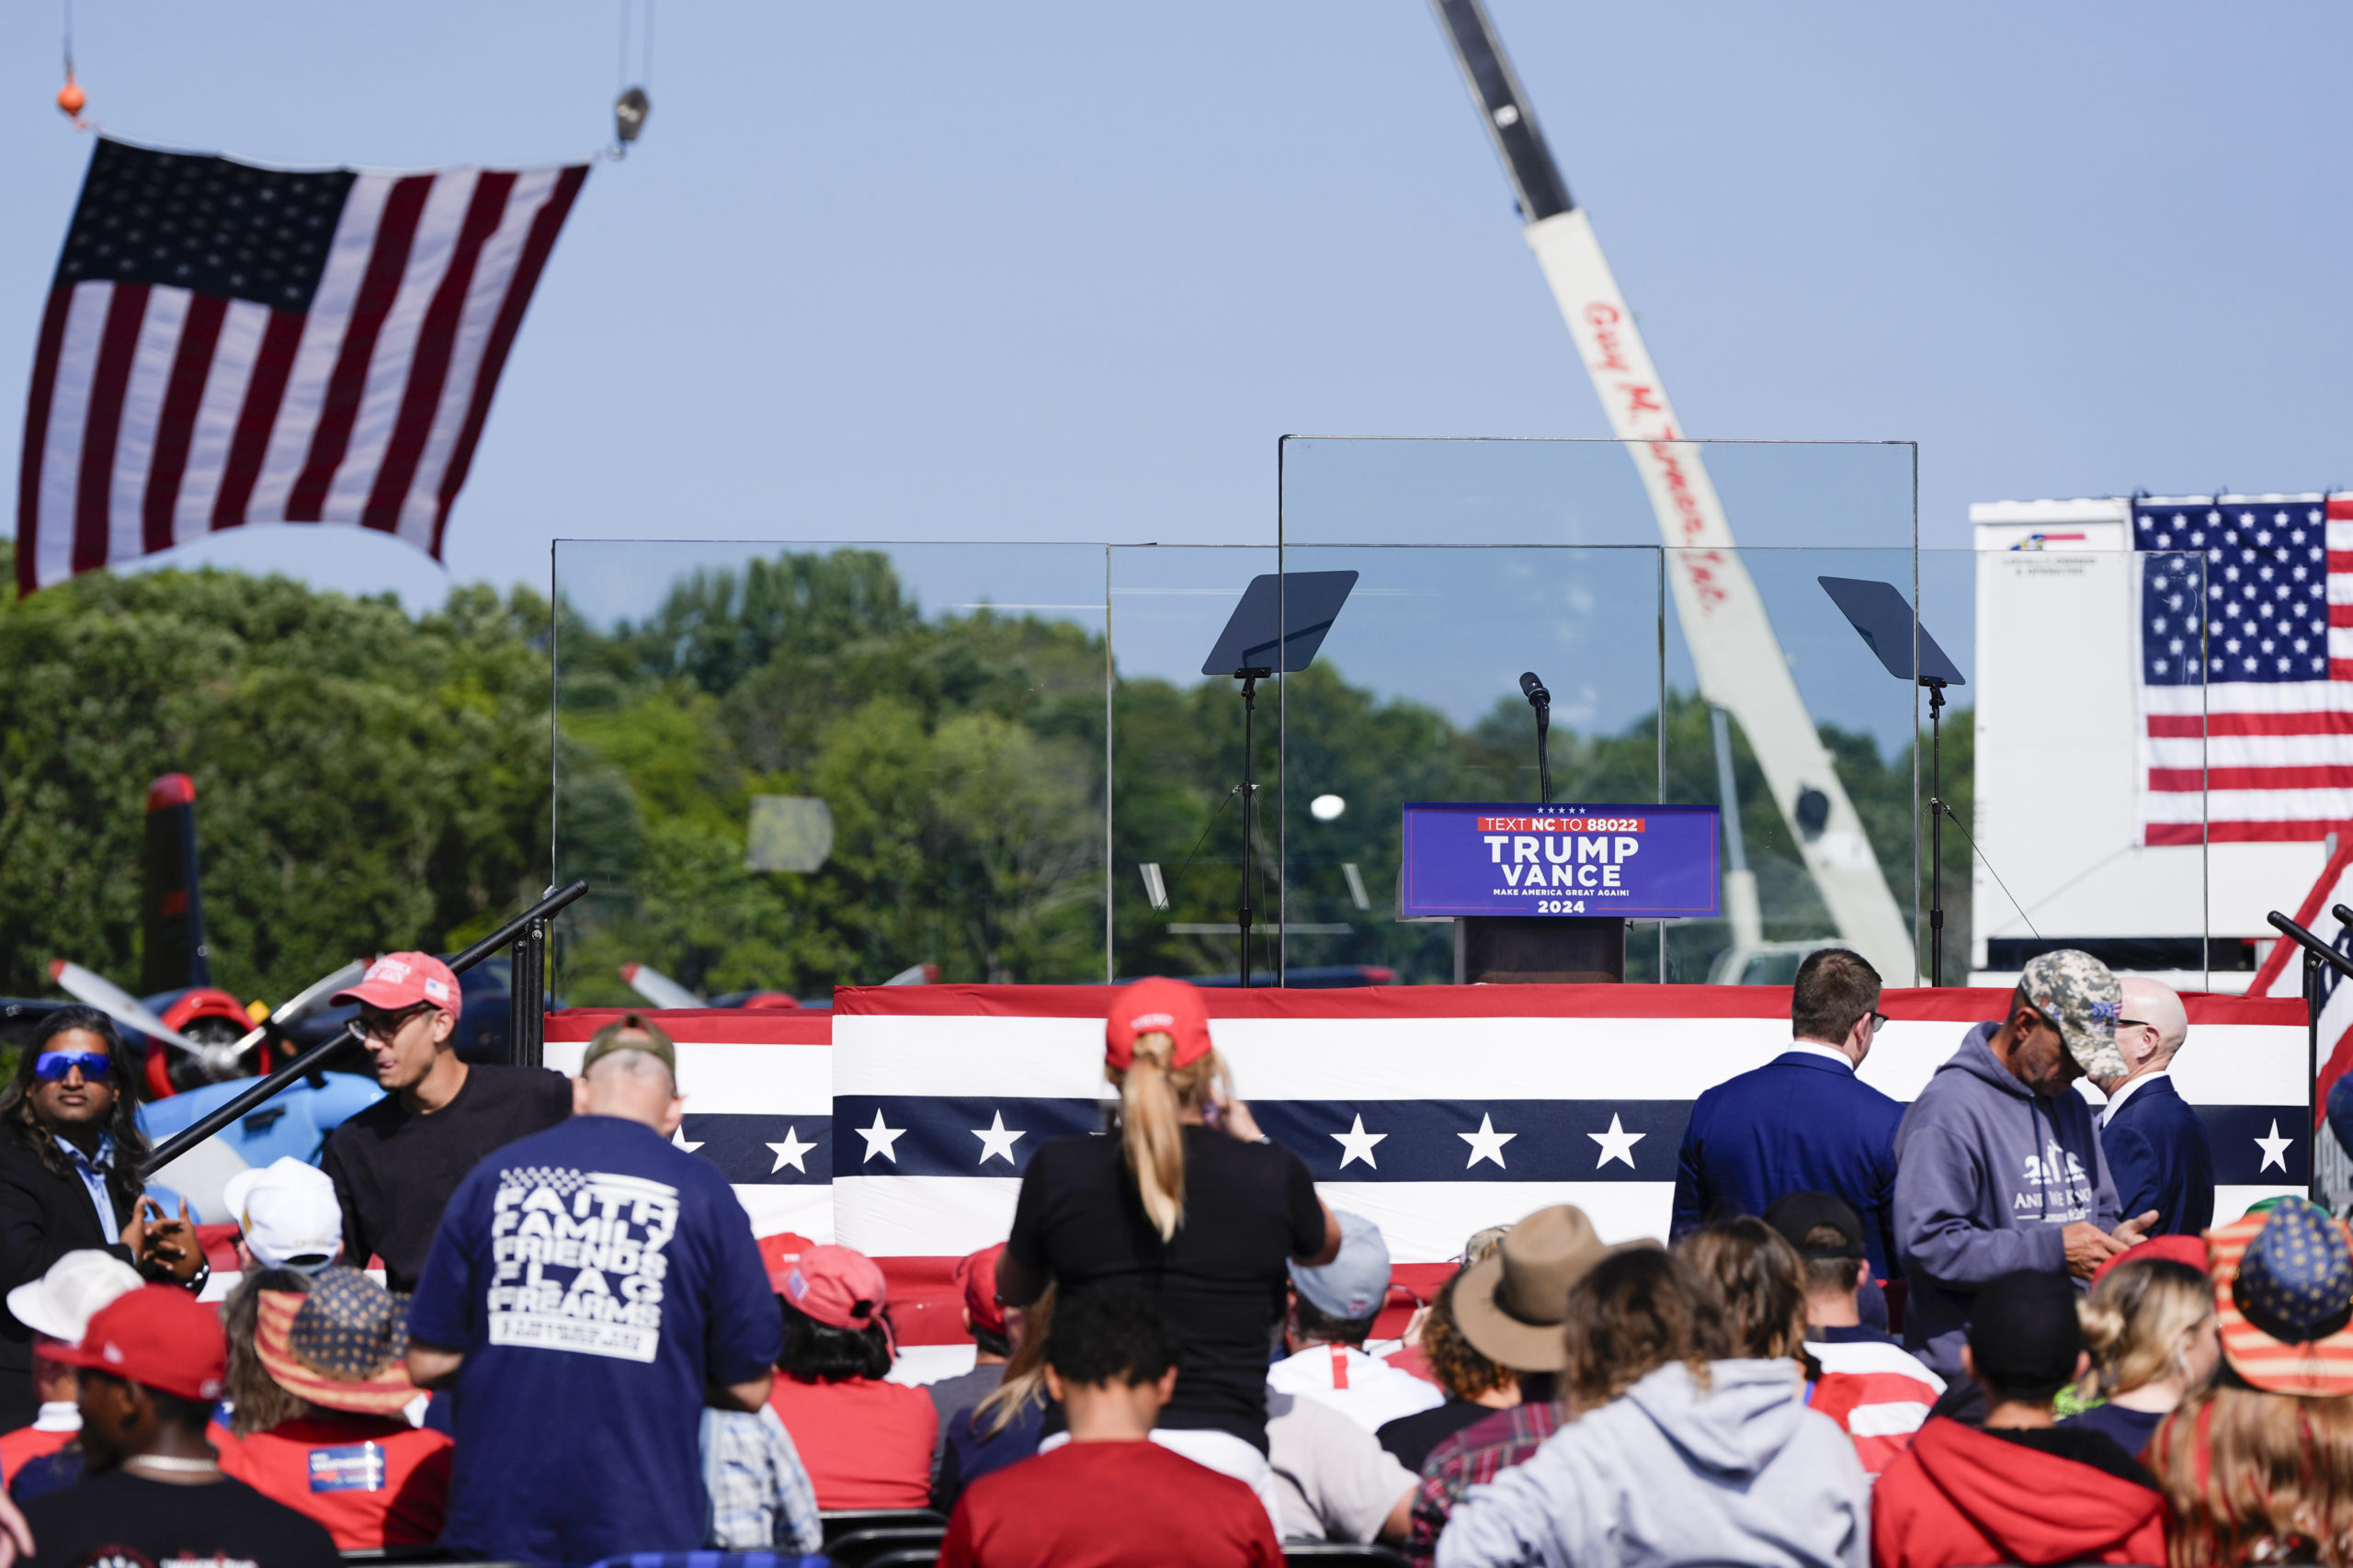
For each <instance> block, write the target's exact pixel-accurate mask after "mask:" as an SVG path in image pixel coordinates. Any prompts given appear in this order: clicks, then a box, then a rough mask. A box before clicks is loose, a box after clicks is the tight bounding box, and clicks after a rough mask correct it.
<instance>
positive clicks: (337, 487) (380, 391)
mask: <svg viewBox="0 0 2353 1568" xmlns="http://www.w3.org/2000/svg"><path fill="white" fill-rule="evenodd" d="M482 177H483V176H482V174H481V171H479V170H476V169H453V170H450V171H449V172H448V173H445V174H441V175H438V176H435V178H434V182H433V188H432V189H431V190H430V191H428V192H427V193H426V198H425V206H424V208H423V210H420V211H419V212H418V214H417V221H416V234H415V238H413V239H412V240H411V241H410V242H409V253H408V259H407V261H406V263H405V264H404V266H403V267H402V268H401V281H400V288H399V289H398V290H397V291H395V292H394V294H393V296H392V309H391V310H390V311H388V312H385V314H384V322H383V325H382V327H381V329H380V330H379V331H378V332H377V334H376V346H375V348H374V349H373V351H372V352H370V354H369V358H368V376H367V381H366V383H365V387H364V390H363V391H362V392H360V394H359V408H358V415H357V416H356V417H355V418H354V419H353V420H352V425H351V437H350V439H349V440H348V441H347V443H346V445H345V447H344V452H343V457H342V460H341V461H339V462H338V463H337V464H336V465H335V477H334V479H333V480H332V481H331V482H330V483H329V484H328V485H327V494H326V499H325V501H324V504H323V505H322V506H321V507H320V511H319V517H320V520H322V521H324V522H330V523H358V521H359V520H360V517H361V514H362V513H364V512H365V511H366V510H367V506H368V495H369V491H370V490H371V489H372V488H373V487H374V485H375V483H376V471H377V470H378V469H379V468H380V467H381V466H382V464H383V460H384V450H385V448H386V447H387V446H388V445H389V444H390V442H391V440H392V426H394V425H395V424H396V423H397V422H398V420H399V417H400V411H401V393H402V388H403V387H404V385H405V384H406V382H407V380H408V375H409V371H410V369H411V368H412V367H413V365H414V364H415V358H416V347H417V341H418V335H419V333H420V332H421V330H422V329H423V326H424V323H425V318H426V312H427V311H428V310H429V309H430V308H431V306H432V303H433V300H434V297H435V295H436V294H437V293H438V290H440V287H441V282H442V279H443V278H445V277H447V276H448V273H449V267H450V264H451V262H452V261H453V260H454V259H455V257H456V255H457V248H458V242H459V239H460V236H461V235H462V233H464V229H465V222H466V214H467V213H468V212H469V211H470V210H472V205H473V193H474V187H476V186H478V185H479V184H481V183H482Z"/></svg>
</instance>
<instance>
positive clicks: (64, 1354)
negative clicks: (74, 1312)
mask: <svg viewBox="0 0 2353 1568" xmlns="http://www.w3.org/2000/svg"><path fill="white" fill-rule="evenodd" d="M41 1354H42V1355H44V1356H46V1357H48V1358H50V1359H51V1360H52V1361H55V1362H58V1363H59V1364H60V1365H63V1366H67V1367H88V1368H90V1369H93V1370H96V1371H100V1372H111V1373H113V1374H114V1375H115V1376H116V1377H118V1378H121V1379H124V1380H126V1381H130V1382H134V1383H140V1384H143V1385H144V1386H146V1387H148V1388H151V1389H161V1390H162V1391H163V1392H165V1393H173V1394H177V1395H179V1396H180V1397H181V1398H182V1399H219V1398H220V1397H221V1389H222V1383H223V1382H224V1381H226V1379H227V1378H228V1376H229V1342H228V1340H227V1339H226V1338H225V1337H224V1336H223V1335H222V1332H221V1320H220V1318H219V1317H218V1316H216V1315H215V1314H214V1312H213V1311H212V1309H211V1308H210V1307H205V1306H199V1305H198V1304H197V1300H196V1298H195V1297H194V1296H191V1295H189V1294H188V1292H187V1291H186V1290H180V1289H178V1288H177V1287H176V1286H172V1285H142V1286H141V1287H140V1288H139V1289H138V1290H128V1291H125V1292H124V1293H123V1294H121V1295H119V1296H118V1297H116V1298H115V1299H114V1300H113V1301H110V1302H108V1304H107V1305H105V1306H103V1307H100V1308H99V1309H98V1310H97V1312H93V1313H92V1314H91V1315H90V1326H89V1327H88V1328H86V1329H85V1330H84V1331H83V1333H82V1343H81V1344H79V1345H51V1346H44V1347H43V1348H42V1350H41Z"/></svg>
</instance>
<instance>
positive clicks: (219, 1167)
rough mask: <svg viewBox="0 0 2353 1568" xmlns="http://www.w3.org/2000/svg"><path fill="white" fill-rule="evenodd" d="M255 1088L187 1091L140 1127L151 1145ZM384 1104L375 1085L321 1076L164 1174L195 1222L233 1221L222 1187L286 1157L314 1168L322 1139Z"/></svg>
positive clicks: (157, 1107)
mask: <svg viewBox="0 0 2353 1568" xmlns="http://www.w3.org/2000/svg"><path fill="white" fill-rule="evenodd" d="M253 1085H254V1081H253V1080H252V1079H251V1078H233V1079H231V1080H230V1081H229V1082H227V1083H225V1084H207V1085H204V1086H203V1087H201V1088H196V1089H188V1090H185V1091H183V1092H182V1093H179V1094H176V1095H174V1096H171V1097H170V1098H169V1099H161V1100H152V1101H150V1102H148V1103H147V1104H145V1105H142V1106H141V1107H140V1108H139V1125H140V1127H141V1128H142V1130H143V1131H145V1132H146V1134H147V1136H148V1138H149V1139H150V1140H152V1141H153V1142H158V1143H160V1142H163V1141H164V1140H165V1139H166V1138H168V1137H170V1136H171V1135H172V1134H173V1133H175V1132H177V1131H181V1130H182V1129H184V1128H186V1127H188V1126H189V1125H190V1124H192V1123H193V1122H195V1120H196V1119H198V1118H199V1117H200V1116H202V1115H204V1114H205V1113H206V1112H207V1111H209V1110H211V1109H212V1108H214V1107H216V1106H219V1105H222V1104H223V1103H224V1102H226V1101H228V1100H231V1099H233V1098H235V1097H236V1096H238V1095H239V1094H241V1093H243V1092H244V1090H246V1089H250V1088H252V1087H253ZM383 1097H384V1091H383V1090H382V1089H381V1088H380V1087H378V1086H377V1085H376V1081H375V1080H374V1079H372V1078H362V1077H359V1076H357V1075H356V1074H350V1073H322V1074H319V1086H318V1087H313V1086H312V1085H311V1083H310V1082H309V1081H307V1080H298V1081H296V1082H295V1083H294V1084H293V1085H291V1086H290V1087H289V1088H287V1089H286V1090H285V1091H284V1092H282V1093H280V1094H279V1095H278V1097H277V1098H275V1099H273V1100H271V1101H269V1102H268V1103H267V1105H263V1106H258V1107H256V1108H254V1109H253V1110H250V1111H248V1112H246V1113H245V1115H244V1118H243V1119H240V1120H237V1121H234V1122H232V1123H231V1124H230V1125H229V1126H227V1127H224V1128H222V1130H221V1131H219V1132H216V1133H214V1134H213V1135H212V1136H211V1137H210V1138H209V1139H207V1140H206V1141H205V1142H202V1143H199V1144H198V1145H197V1146H196V1147H195V1148H193V1149H191V1150H189V1151H188V1153H186V1154H183V1155H181V1156H180V1158H179V1159H176V1160H175V1161H173V1162H172V1164H171V1165H170V1166H169V1167H168V1168H169V1169H170V1170H171V1172H172V1173H173V1175H174V1176H175V1177H176V1186H177V1189H178V1191H179V1192H180V1193H181V1194H183V1195H184V1196H186V1197H187V1199H188V1210H189V1212H190V1213H191V1214H193V1215H194V1216H195V1217H196V1218H197V1219H198V1220H199V1221H204V1222H206V1223H220V1222H222V1221H229V1220H233V1219H234V1218H235V1216H234V1215H232V1214H230V1213H227V1212H226V1211H225V1210H226V1205H225V1204H223V1203H222V1200H221V1196H220V1189H221V1187H222V1184H223V1183H225V1182H226V1181H227V1180H228V1178H229V1177H230V1176H233V1175H235V1174H236V1172H237V1171H239V1170H242V1169H244V1168H245V1167H246V1166H249V1165H268V1164H269V1163H270V1162H272V1161H273V1160H276V1159H278V1158H279V1157H280V1156H282V1155H287V1154H290V1155H292V1156H293V1157H294V1158H296V1159H298V1160H301V1161H304V1162H307V1163H308V1164H311V1165H316V1164H318V1162H319V1155H320V1153H322V1152H323V1151H324V1149H325V1148H326V1142H327V1135H328V1134H329V1133H331V1132H333V1131H335V1129H336V1128H338V1127H340V1126H342V1125H343V1124H344V1123H345V1122H347V1121H348V1120H350V1119H352V1118H353V1117H355V1116H357V1115H358V1114H359V1113H360V1112H361V1111H363V1110H365V1109H367V1108H369V1106H371V1105H374V1104H375V1103H376V1102H377V1101H378V1100H380V1099H382V1098H383ZM183 1166H185V1167H188V1168H187V1169H186V1170H183V1168H182V1167H183ZM175 1212H176V1210H175Z"/></svg>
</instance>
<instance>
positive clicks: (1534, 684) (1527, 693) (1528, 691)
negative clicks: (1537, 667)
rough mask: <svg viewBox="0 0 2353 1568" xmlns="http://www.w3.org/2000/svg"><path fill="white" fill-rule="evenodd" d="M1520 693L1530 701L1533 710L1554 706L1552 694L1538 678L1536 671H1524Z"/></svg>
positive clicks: (1521, 677)
mask: <svg viewBox="0 0 2353 1568" xmlns="http://www.w3.org/2000/svg"><path fill="white" fill-rule="evenodd" d="M1519 691H1520V695H1521V696H1523V697H1525V698H1527V699H1528V705H1529V707H1531V708H1550V707H1552V693H1551V692H1549V691H1547V690H1545V689H1544V683H1543V681H1541V680H1540V679H1539V678H1538V677H1537V674H1536V672H1535V671H1534V670H1524V671H1522V672H1521V673H1520V677H1519Z"/></svg>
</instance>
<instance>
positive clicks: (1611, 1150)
mask: <svg viewBox="0 0 2353 1568" xmlns="http://www.w3.org/2000/svg"><path fill="white" fill-rule="evenodd" d="M1649 1136H1650V1134H1649V1133H1647V1132H1629V1131H1626V1129H1625V1126H1624V1124H1622V1123H1621V1122H1620V1120H1619V1119H1618V1113H1617V1112H1616V1111H1612V1112H1610V1113H1609V1131H1607V1132H1588V1133H1586V1137H1588V1138H1590V1139H1592V1140H1593V1141H1594V1142H1597V1143H1598V1144H1600V1145H1601V1157H1600V1158H1599V1159H1597V1160H1596V1161H1594V1162H1593V1168H1594V1169H1595V1170H1599V1169H1600V1168H1601V1167H1602V1166H1604V1165H1608V1163H1609V1162H1610V1161H1612V1160H1623V1161H1624V1162H1625V1163H1626V1168H1627V1169H1628V1170H1630V1171H1631V1170H1632V1169H1633V1168H1634V1145H1635V1144H1637V1143H1639V1142H1642V1141H1643V1139H1645V1138H1647V1137H1649Z"/></svg>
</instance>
